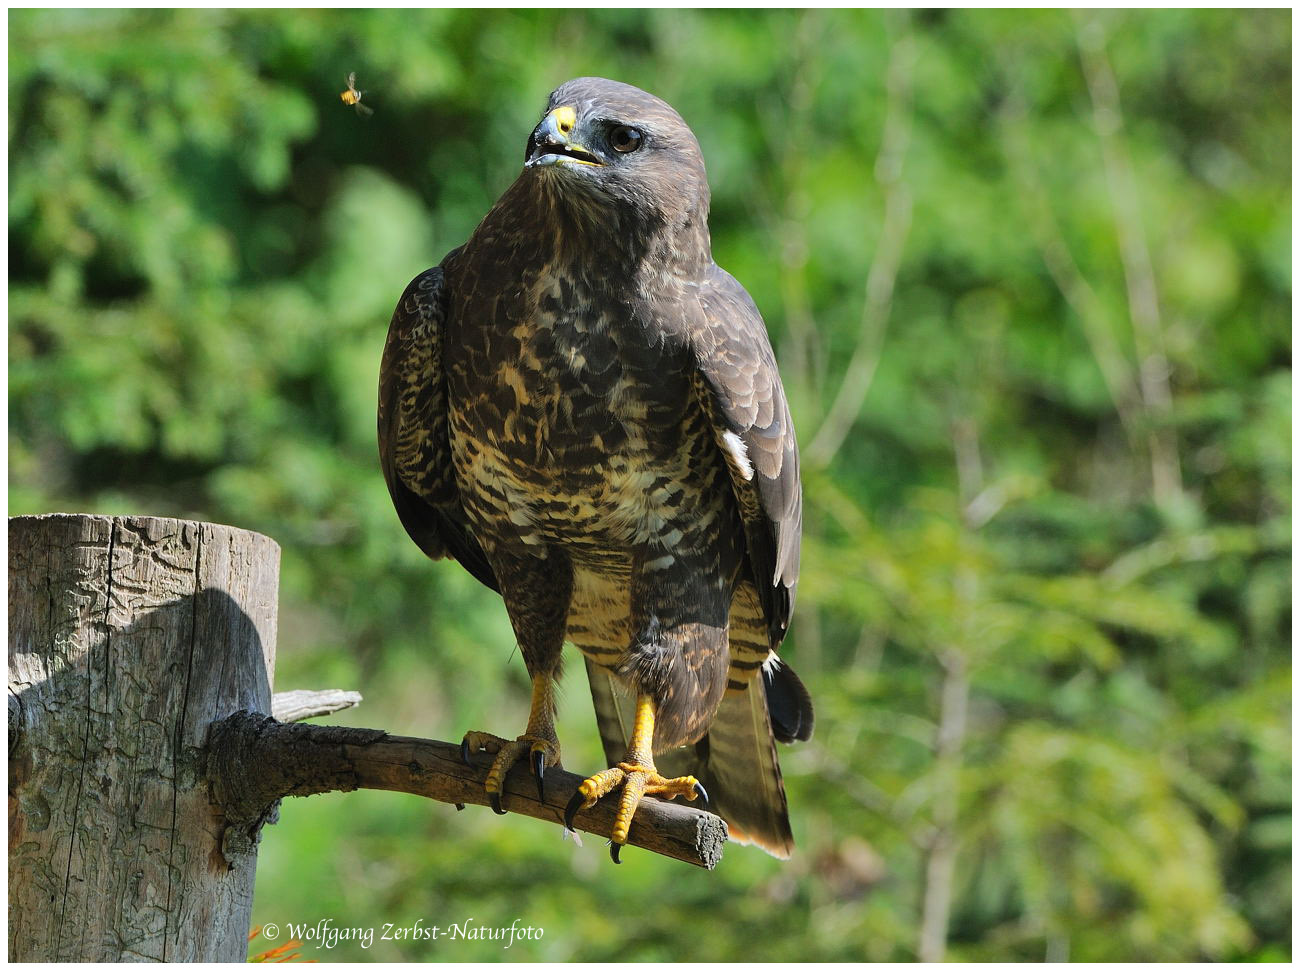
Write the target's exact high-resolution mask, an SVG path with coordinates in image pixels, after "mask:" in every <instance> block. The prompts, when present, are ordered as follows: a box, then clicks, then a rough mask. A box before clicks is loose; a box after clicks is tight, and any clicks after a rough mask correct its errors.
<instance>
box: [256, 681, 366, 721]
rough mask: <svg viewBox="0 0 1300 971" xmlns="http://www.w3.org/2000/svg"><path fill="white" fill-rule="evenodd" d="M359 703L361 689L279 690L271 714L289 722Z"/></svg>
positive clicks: (315, 716)
mask: <svg viewBox="0 0 1300 971" xmlns="http://www.w3.org/2000/svg"><path fill="white" fill-rule="evenodd" d="M359 704H361V692H359V691H343V690H341V689H339V688H327V689H326V690H324V691H306V690H303V689H299V690H297V691H277V692H276V693H275V695H274V696H272V698H271V714H272V715H274V716H275V719H276V721H281V722H285V723H286V724H288V723H289V722H300V721H304V720H305V719H308V718H320V717H321V716H323V715H332V714H334V713H335V712H336V711H344V710H345V709H348V708H355V707H356V706H357V705H359Z"/></svg>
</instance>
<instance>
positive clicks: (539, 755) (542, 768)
mask: <svg viewBox="0 0 1300 971" xmlns="http://www.w3.org/2000/svg"><path fill="white" fill-rule="evenodd" d="M545 774H546V753H545V752H534V753H533V775H535V776H537V801H538V802H546V797H545V796H544V795H543V794H542V776H543V775H545Z"/></svg>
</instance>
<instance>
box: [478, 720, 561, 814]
mask: <svg viewBox="0 0 1300 971" xmlns="http://www.w3.org/2000/svg"><path fill="white" fill-rule="evenodd" d="M471 752H495V753H496V759H494V760H493V762H492V768H491V769H489V770H488V775H487V781H486V782H485V783H484V788H485V789H487V793H488V798H489V800H490V801H491V803H492V811H493V812H494V813H496V814H497V815H498V816H504V815H505V812H506V811H505V810H504V809H502V808H501V793H502V791H503V786H504V783H505V779H506V773H507V772H509V771H510V769H511V767H512V766H513V765H514V764H515V763H516V762H518V761H519V760H520V759H521V758H523V757H524V753H528V754H529V756H530V758H529V760H528V761H529V765H530V767H531V768H532V772H533V776H534V777H535V778H536V779H537V798H538V799H539V800H542V801H544V800H545V796H544V795H543V791H542V777H543V776H544V775H545V773H546V768H547V766H555V765H559V764H560V744H559V742H557V741H555V740H554V739H549V738H543V737H542V736H540V735H531V734H529V733H527V732H525V733H524V734H523V735H520V736H519V737H518V738H517V739H515V740H514V741H513V742H512V741H509V740H507V739H504V738H502V737H501V736H499V735H492V734H489V733H488V732H466V733H465V738H464V740H462V741H461V743H460V757H461V758H462V759H463V760H464V762H465V764H466V765H468V764H469V756H470V753H471Z"/></svg>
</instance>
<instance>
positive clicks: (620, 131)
mask: <svg viewBox="0 0 1300 971" xmlns="http://www.w3.org/2000/svg"><path fill="white" fill-rule="evenodd" d="M609 143H610V144H611V145H613V146H614V151H616V152H623V153H624V154H626V153H627V152H635V151H636V150H637V149H638V148H640V147H641V133H640V132H639V131H637V130H636V129H635V128H629V127H628V126H627V125H619V126H618V127H617V128H615V129H614V130H613V131H612V132H610V133H609Z"/></svg>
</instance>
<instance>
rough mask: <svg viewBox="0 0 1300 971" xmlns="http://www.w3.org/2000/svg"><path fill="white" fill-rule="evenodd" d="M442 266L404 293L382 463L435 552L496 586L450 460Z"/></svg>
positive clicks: (387, 361) (389, 369)
mask: <svg viewBox="0 0 1300 971" xmlns="http://www.w3.org/2000/svg"><path fill="white" fill-rule="evenodd" d="M446 306H447V301H446V299H445V295H444V293H443V272H442V269H441V267H434V268H433V269H431V270H426V271H425V272H424V273H421V274H420V275H419V276H417V277H416V278H415V279H414V280H412V281H411V283H410V285H409V286H407V288H406V292H405V293H403V294H402V299H401V300H399V301H398V303H397V309H396V310H394V311H393V320H392V323H390V324H389V326H388V340H387V341H386V342H385V344H384V357H383V363H382V364H381V365H380V368H379V462H380V465H381V466H382V467H383V470H384V481H385V482H387V483H388V493H389V495H390V496H392V499H393V505H394V506H395V507H396V508H397V515H398V517H399V518H400V519H401V521H402V525H403V526H404V527H406V531H407V533H409V534H410V536H411V539H413V540H415V542H416V545H418V546H419V547H420V549H422V550H423V551H424V552H425V554H426V555H427V556H429V557H430V558H432V559H435V560H436V559H440V558H442V557H444V556H453V557H455V558H456V559H457V560H459V561H460V563H461V565H462V566H464V567H465V569H466V570H468V571H469V572H470V573H471V574H473V575H474V576H475V577H476V578H477V579H478V580H480V581H481V582H482V583H484V584H486V585H487V586H489V587H491V588H492V589H493V590H497V589H499V587H498V585H497V581H496V577H495V576H494V575H493V573H492V568H491V566H489V565H488V562H487V558H486V557H485V556H484V555H483V550H482V548H481V547H480V546H479V544H478V541H477V540H475V539H474V536H473V535H472V534H471V533H470V531H469V527H468V525H467V524H466V522H465V516H464V513H463V511H462V509H461V504H460V493H459V489H458V488H457V485H456V476H455V472H454V470H453V469H452V464H451V447H450V440H449V437H448V427H447V385H446V381H445V379H444V376H443V371H442V332H443V317H444V315H445V313H446Z"/></svg>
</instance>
